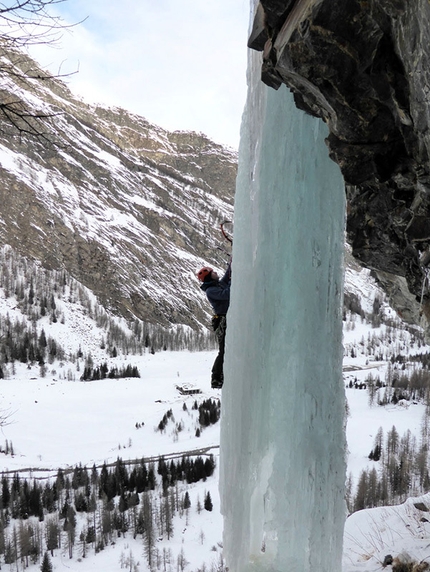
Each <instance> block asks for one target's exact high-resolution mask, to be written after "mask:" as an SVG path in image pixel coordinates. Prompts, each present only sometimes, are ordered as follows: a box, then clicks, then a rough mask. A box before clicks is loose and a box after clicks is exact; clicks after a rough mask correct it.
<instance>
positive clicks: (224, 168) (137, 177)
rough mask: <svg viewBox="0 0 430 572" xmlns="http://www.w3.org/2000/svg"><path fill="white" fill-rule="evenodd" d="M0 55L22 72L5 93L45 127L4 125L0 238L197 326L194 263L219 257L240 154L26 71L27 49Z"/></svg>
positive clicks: (161, 316)
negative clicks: (30, 131) (28, 131)
mask: <svg viewBox="0 0 430 572" xmlns="http://www.w3.org/2000/svg"><path fill="white" fill-rule="evenodd" d="M1 57H2V59H3V60H4V59H5V58H9V61H10V65H11V66H15V67H16V68H17V69H18V70H21V71H22V70H25V73H26V77H27V79H26V80H25V81H22V80H21V78H19V77H18V79H16V81H15V78H14V77H12V78H11V77H10V76H9V79H8V89H9V94H10V96H11V97H12V96H13V97H16V96H17V94H19V96H20V97H21V99H22V100H23V101H25V104H26V105H27V106H28V107H29V108H30V109H33V110H34V111H35V113H36V112H38V111H39V110H43V112H44V113H45V114H46V115H50V116H51V117H50V118H47V119H45V120H44V121H43V123H41V126H42V127H43V132H42V137H41V138H34V137H29V136H27V135H25V134H21V137H20V138H19V137H11V136H10V132H9V130H8V129H6V131H5V130H3V132H2V133H1V134H0V162H1V165H2V168H1V171H0V180H1V181H2V185H1V189H0V200H1V201H2V209H1V213H0V217H1V224H0V240H1V241H2V242H3V243H4V244H9V245H10V246H12V247H13V248H14V249H16V251H17V252H18V253H20V254H21V255H25V256H28V257H30V258H34V259H38V260H40V261H41V263H42V265H43V266H45V267H47V268H50V269H54V268H56V269H65V270H67V271H68V272H69V273H70V274H71V276H73V277H74V278H75V279H77V280H78V281H80V282H82V284H84V285H85V286H87V287H89V288H90V289H91V290H92V291H93V292H94V293H95V294H96V296H97V297H98V298H99V300H100V302H101V303H102V304H103V305H104V306H105V307H106V308H107V309H110V310H112V311H113V312H115V313H117V314H119V315H122V316H124V317H126V318H128V319H130V318H138V319H141V320H143V321H148V322H150V323H156V324H160V325H162V326H164V327H167V326H169V325H170V324H184V325H188V326H190V327H191V328H193V329H195V330H197V329H201V327H202V324H207V323H208V308H207V302H206V300H205V299H204V297H203V296H202V295H201V293H200V292H199V289H198V284H197V281H196V279H195V276H194V274H195V271H196V270H197V269H198V267H199V266H201V265H203V264H208V263H209V264H211V265H213V266H218V265H219V262H218V260H219V256H217V253H216V248H217V245H218V244H217V238H216V237H217V233H218V230H215V229H217V227H218V225H219V223H220V222H221V221H223V220H225V219H231V218H232V216H233V193H234V186H235V177H236V165H237V154H236V153H235V152H234V151H232V150H228V149H226V148H224V147H222V146H221V145H217V144H215V143H213V142H212V141H210V140H209V139H208V138H207V137H206V136H204V135H202V134H196V133H192V132H174V133H169V132H167V131H166V130H164V129H162V128H160V127H157V126H155V125H152V124H150V123H149V122H148V121H146V120H145V119H144V118H140V117H138V116H136V115H134V114H129V113H127V112H126V111H125V110H122V109H118V108H114V109H106V108H102V107H92V106H89V105H87V104H85V103H83V102H81V101H79V100H78V99H76V98H74V97H73V95H72V94H71V92H70V91H69V90H68V88H67V87H66V86H65V85H64V84H63V83H62V82H61V81H59V80H57V79H55V78H52V79H43V80H42V79H34V76H35V75H36V76H37V75H40V77H43V73H42V72H40V74H38V73H37V69H38V68H37V64H35V62H33V61H32V60H31V59H29V58H28V57H27V56H25V55H23V54H21V53H19V52H17V53H13V54H12V55H11V54H10V53H6V52H5V51H4V50H3V51H2V54H1ZM29 70H33V71H32V72H31V74H30V72H29ZM35 70H36V71H35ZM30 75H31V76H32V77H29V76H30ZM17 76H19V73H18V72H17ZM47 141H48V143H47ZM49 142H50V143H49ZM53 142H54V143H53ZM220 240H221V235H220ZM160 253H162V256H160ZM217 263H218V264H217Z"/></svg>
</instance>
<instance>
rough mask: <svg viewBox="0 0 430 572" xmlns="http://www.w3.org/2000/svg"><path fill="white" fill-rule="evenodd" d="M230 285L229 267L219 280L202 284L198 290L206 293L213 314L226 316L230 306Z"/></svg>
mask: <svg viewBox="0 0 430 572" xmlns="http://www.w3.org/2000/svg"><path fill="white" fill-rule="evenodd" d="M230 284H231V267H230V264H229V265H228V267H227V270H226V273H225V274H224V276H223V277H222V278H221V279H220V280H210V281H209V282H203V284H202V285H201V286H200V288H201V289H202V290H203V291H204V292H206V296H207V297H208V300H209V302H210V304H211V306H212V308H213V310H214V312H215V314H218V315H222V314H227V310H228V306H229V304H230Z"/></svg>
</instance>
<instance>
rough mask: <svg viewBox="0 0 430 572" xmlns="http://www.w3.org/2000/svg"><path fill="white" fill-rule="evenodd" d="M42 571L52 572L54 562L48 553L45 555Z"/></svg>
mask: <svg viewBox="0 0 430 572" xmlns="http://www.w3.org/2000/svg"><path fill="white" fill-rule="evenodd" d="M40 570H41V572H52V562H51V558H50V557H49V554H48V552H45V554H44V555H43V561H42V566H41V567H40Z"/></svg>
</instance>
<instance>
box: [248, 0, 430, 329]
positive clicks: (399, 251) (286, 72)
mask: <svg viewBox="0 0 430 572" xmlns="http://www.w3.org/2000/svg"><path fill="white" fill-rule="evenodd" d="M429 22H430V2H429V1H428V0H418V1H417V2H415V3H411V2H408V1H407V0H342V1H340V0H261V2H259V3H258V5H257V8H256V11H255V16H254V24H253V28H252V32H251V35H250V38H249V41H248V46H249V47H250V48H252V49H256V50H259V51H261V52H262V73H261V78H262V81H263V82H264V83H266V84H267V85H269V86H270V87H273V88H275V89H279V88H280V86H281V85H282V84H285V85H286V86H287V87H288V88H289V89H291V90H292V92H293V94H294V99H295V102H296V105H297V107H298V108H300V109H302V110H304V111H305V112H306V113H309V114H311V115H313V116H315V117H319V118H321V119H322V120H323V121H325V122H326V124H327V126H328V128H329V135H328V137H327V140H326V142H327V146H328V152H329V154H330V157H331V158H332V159H333V160H334V161H335V162H336V163H338V165H339V167H340V169H341V171H342V174H343V177H344V180H345V188H346V194H347V234H348V240H349V242H350V243H351V245H352V252H353V255H354V256H355V257H356V258H357V259H359V260H360V261H361V262H362V263H363V264H364V265H366V266H367V267H369V268H372V269H374V270H375V272H376V274H378V272H379V273H380V275H381V276H382V274H383V281H384V284H385V285H387V284H388V283H389V282H390V280H389V278H387V277H390V276H391V282H392V284H395V283H396V281H397V282H398V281H402V283H406V284H407V287H408V290H409V292H410V293H411V294H412V295H413V296H412V297H410V298H409V300H408V306H411V304H412V305H413V304H414V303H413V300H415V307H414V308H412V307H411V309H410V312H409V314H408V316H403V317H406V318H407V319H409V320H410V321H414V322H416V321H417V319H418V318H419V316H420V315H421V314H423V315H424V316H425V317H426V318H427V322H429V321H430V293H428V292H427V291H426V290H424V291H423V281H424V279H425V276H426V272H427V267H426V265H425V264H426V263H427V262H428V261H430V254H429V252H430V165H429V155H430V131H429V125H430V27H429V25H428V24H429ZM388 290H389V291H390V296H391V299H392V302H393V304H394V305H395V306H397V308H398V309H400V307H403V308H404V306H405V303H404V299H402V300H400V299H396V292H399V291H401V290H402V289H401V288H388ZM403 290H404V288H403ZM397 295H398V294H397ZM411 300H412V302H411Z"/></svg>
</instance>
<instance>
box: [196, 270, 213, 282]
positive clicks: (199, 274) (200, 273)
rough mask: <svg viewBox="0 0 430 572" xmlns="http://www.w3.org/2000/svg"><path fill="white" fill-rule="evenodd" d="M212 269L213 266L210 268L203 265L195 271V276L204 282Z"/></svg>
mask: <svg viewBox="0 0 430 572" xmlns="http://www.w3.org/2000/svg"><path fill="white" fill-rule="evenodd" d="M212 271H213V268H210V267H209V266H203V268H202V269H201V270H199V271H198V272H197V278H198V279H199V280H200V282H204V281H205V278H206V276H209V274H210V273H211V272H212Z"/></svg>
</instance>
